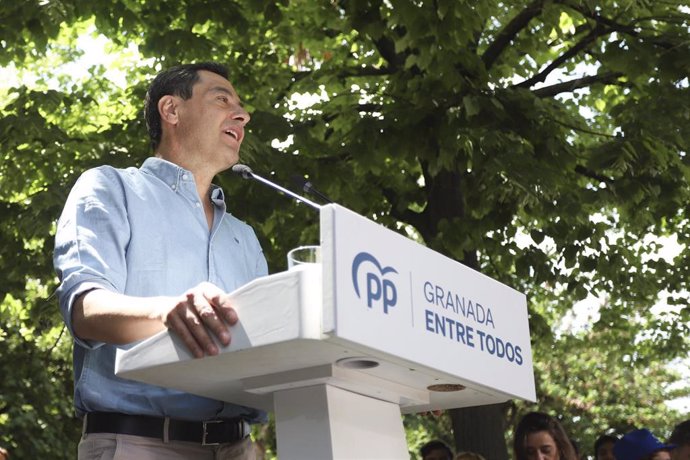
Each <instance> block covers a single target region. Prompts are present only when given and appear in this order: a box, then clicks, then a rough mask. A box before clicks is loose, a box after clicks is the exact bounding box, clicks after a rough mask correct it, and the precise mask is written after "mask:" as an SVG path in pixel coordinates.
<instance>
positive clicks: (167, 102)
mask: <svg viewBox="0 0 690 460" xmlns="http://www.w3.org/2000/svg"><path fill="white" fill-rule="evenodd" d="M158 113H159V114H160V116H161V124H164V123H169V124H172V125H176V124H177V121H178V118H179V117H178V98H177V97H175V96H172V95H170V94H166V95H165V96H163V97H161V98H160V100H159V101H158Z"/></svg>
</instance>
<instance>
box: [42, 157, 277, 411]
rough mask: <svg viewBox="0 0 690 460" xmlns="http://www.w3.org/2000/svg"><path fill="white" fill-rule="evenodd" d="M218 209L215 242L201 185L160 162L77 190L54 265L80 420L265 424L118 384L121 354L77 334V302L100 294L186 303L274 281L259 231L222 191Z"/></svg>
mask: <svg viewBox="0 0 690 460" xmlns="http://www.w3.org/2000/svg"><path fill="white" fill-rule="evenodd" d="M211 200H212V202H213V205H214V208H215V213H214V218H213V227H212V229H211V231H210V232H209V229H208V224H207V221H206V216H205V214H204V210H203V206H202V204H201V203H200V202H199V195H198V193H197V189H196V185H195V182H194V177H193V176H192V174H191V173H190V172H189V171H187V170H185V169H183V168H181V167H179V166H177V165H175V164H173V163H170V162H168V161H165V160H162V159H160V158H149V159H147V160H146V161H145V162H144V164H143V165H142V166H141V168H140V169H137V168H127V169H115V168H113V167H110V166H102V167H99V168H95V169H92V170H89V171H86V172H85V173H84V174H83V175H82V176H81V177H80V178H79V180H78V181H77V183H76V184H75V185H74V188H73V189H72V191H71V193H70V195H69V198H68V199H67V202H66V204H65V208H64V210H63V212H62V215H61V217H60V220H59V221H58V227H57V234H56V236H55V253H54V259H53V263H54V266H55V270H56V272H57V274H58V276H59V278H60V281H61V284H60V287H59V289H58V297H59V299H60V310H61V311H62V315H63V317H64V321H65V324H66V325H67V328H68V329H69V331H70V332H71V333H72V337H74V342H75V345H74V381H75V390H74V403H75V407H76V409H77V413H79V414H80V415H81V414H83V413H84V412H92V411H107V412H123V413H129V414H139V415H155V416H169V417H173V418H180V419H187V420H206V419H211V418H214V417H237V416H242V417H244V418H245V419H247V420H249V421H259V420H263V418H264V417H265V414H264V413H263V412H261V411H257V410H254V409H250V408H246V407H241V406H236V405H233V404H228V403H223V402H222V401H215V400H212V399H208V398H204V397H200V396H194V395H191V394H188V393H183V392H179V391H174V390H169V389H166V388H161V387H157V386H153V385H147V384H143V383H138V382H135V381H132V380H126V379H122V378H119V377H116V376H115V375H114V365H115V351H116V349H117V346H114V345H109V344H105V343H96V342H91V341H85V340H82V339H79V338H78V337H76V336H75V335H74V329H73V327H72V305H73V304H74V301H75V299H77V298H78V297H79V296H80V295H81V294H83V293H85V292H86V291H89V290H91V289H94V288H102V289H108V290H110V291H113V292H118V293H122V294H126V295H131V296H144V297H149V296H177V295H180V294H183V293H184V292H185V291H186V290H188V289H190V288H192V287H194V286H196V285H197V284H199V283H200V282H202V281H208V282H211V283H213V284H215V285H217V286H219V287H220V288H221V289H223V290H224V291H226V292H230V291H232V290H234V289H235V288H237V287H239V286H242V285H243V284H245V283H247V282H248V281H251V280H252V279H254V278H256V277H259V276H264V275H266V274H267V272H268V269H267V266H266V259H265V258H264V255H263V252H262V250H261V247H260V245H259V242H258V240H257V238H256V235H255V234H254V231H253V230H252V228H251V227H249V226H248V225H247V224H245V223H243V222H242V221H240V220H238V219H236V218H235V217H233V216H232V215H230V214H228V213H226V210H225V199H224V196H223V191H222V190H221V189H220V188H219V187H216V186H214V187H213V188H212V192H211ZM133 345H134V344H129V345H126V346H122V347H121V348H130V347H131V346H133Z"/></svg>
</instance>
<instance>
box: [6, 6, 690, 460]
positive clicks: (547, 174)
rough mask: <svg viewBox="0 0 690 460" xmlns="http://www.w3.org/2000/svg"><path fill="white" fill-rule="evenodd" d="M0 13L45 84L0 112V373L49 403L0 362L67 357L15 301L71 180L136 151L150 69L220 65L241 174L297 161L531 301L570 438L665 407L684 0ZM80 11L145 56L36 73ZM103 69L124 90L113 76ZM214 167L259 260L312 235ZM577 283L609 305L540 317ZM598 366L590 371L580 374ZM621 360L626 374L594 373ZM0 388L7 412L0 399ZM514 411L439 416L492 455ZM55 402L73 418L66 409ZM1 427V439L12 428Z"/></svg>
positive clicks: (24, 64)
mask: <svg viewBox="0 0 690 460" xmlns="http://www.w3.org/2000/svg"><path fill="white" fill-rule="evenodd" d="M0 11H1V13H0V24H2V26H0V27H1V29H0V30H1V32H2V33H1V34H0V37H2V40H0V46H2V49H3V54H2V55H0V64H2V65H9V64H10V63H12V64H13V65H14V67H15V68H16V69H17V72H21V73H24V74H25V75H30V74H37V75H39V76H40V78H39V80H38V81H37V82H36V83H35V84H33V85H27V86H20V85H18V86H16V87H14V88H10V89H9V90H7V92H6V94H5V96H6V97H5V98H4V100H5V103H4V107H3V108H2V109H1V112H2V119H1V120H0V152H1V154H2V157H1V158H2V159H1V160H0V173H1V174H2V179H1V182H0V201H1V202H2V205H1V206H0V210H2V219H1V221H0V222H1V223H0V238H2V242H3V244H2V245H1V247H0V264H1V265H0V266H1V267H2V269H3V272H4V273H5V278H6V280H5V283H3V285H2V288H1V290H0V297H4V298H5V300H4V301H3V304H2V305H3V308H8V307H5V306H6V305H14V307H13V308H15V310H17V309H18V310H21V311H26V312H29V313H28V316H26V318H25V319H22V321H24V322H25V323H26V326H22V327H29V328H32V331H35V332H33V333H32V334H31V335H30V336H28V338H27V336H21V335H17V334H16V333H14V332H13V333H12V334H9V333H8V332H9V331H14V330H16V328H15V329H13V326H12V324H11V323H9V322H8V321H9V318H6V317H3V323H2V324H3V326H2V327H3V331H5V332H4V334H5V335H4V336H3V337H5V342H3V343H6V344H8V345H9V344H11V346H12V347H13V348H12V350H17V349H22V347H20V346H19V344H20V343H24V342H22V341H25V342H26V343H24V344H23V345H22V346H23V347H25V348H24V349H23V350H24V351H22V352H21V353H18V355H17V359H14V358H12V359H9V360H8V361H7V362H6V363H3V370H4V371H5V373H7V372H8V371H9V369H12V370H13V371H15V372H18V373H21V375H22V376H23V379H24V380H23V381H25V382H27V381H31V382H32V384H33V385H35V386H37V389H40V390H41V391H40V392H41V393H42V394H54V395H56V399H57V393H56V389H59V388H64V386H65V381H64V380H62V379H57V381H55V382H50V381H47V380H46V379H38V381H33V380H32V379H31V377H32V376H33V375H34V372H36V371H35V369H33V368H26V369H25V370H22V369H24V368H21V367H16V368H12V367H9V366H13V365H15V364H16V363H17V362H18V361H19V360H20V359H23V358H24V357H25V356H28V355H31V354H33V355H34V356H35V355H37V354H38V355H40V353H38V352H44V353H45V352H46V351H50V353H49V356H50V362H51V364H52V365H54V366H57V367H59V368H60V369H64V365H65V363H64V361H65V355H66V353H67V350H68V347H69V343H68V342H69V341H68V340H67V339H66V337H65V336H64V334H63V335H62V336H60V337H61V338H60V339H59V340H58V339H55V340H57V342H58V344H57V346H53V345H52V344H53V343H54V342H51V341H50V340H47V341H46V340H43V341H41V340H42V338H43V337H57V336H58V335H59V333H58V331H59V330H60V328H61V326H60V319H59V316H58V315H57V313H56V307H55V302H53V301H47V300H46V299H45V296H44V297H41V296H40V295H36V294H34V293H35V292H44V293H46V296H47V293H48V292H51V290H52V289H53V288H54V287H55V279H54V276H53V275H52V273H51V264H50V250H51V234H52V231H53V228H52V226H53V223H54V220H55V218H56V217H57V215H58V214H59V211H60V208H61V205H62V202H63V201H64V198H65V196H66V193H67V192H68V190H69V187H70V185H71V184H72V183H73V182H74V180H75V179H76V177H77V175H78V174H79V173H80V172H81V171H82V170H84V169H85V168H87V167H90V166H93V165H95V164H100V163H102V162H103V161H104V159H106V158H107V161H108V162H109V163H111V164H114V165H129V164H131V163H132V162H138V161H141V160H142V159H143V158H144V157H145V156H147V154H148V152H147V146H146V140H145V130H144V129H143V125H142V121H141V117H139V116H138V113H139V110H140V107H141V101H142V98H143V92H144V90H145V86H146V78H147V77H146V76H147V75H150V74H152V73H153V72H154V71H155V70H154V69H155V68H157V66H168V65H171V64H174V63H177V62H186V61H192V60H196V61H199V60H207V59H219V60H221V61H228V63H229V64H230V65H231V67H232V80H233V83H234V84H235V86H236V87H237V88H238V90H240V91H241V95H242V96H243V99H244V100H245V103H246V105H247V107H248V108H249V109H250V111H251V113H252V122H251V123H250V125H249V126H250V134H249V135H248V137H247V141H245V146H244V147H243V149H244V155H245V158H244V161H245V162H247V163H249V164H251V165H252V167H253V168H254V170H256V171H257V172H264V173H265V174H270V175H272V177H273V179H275V180H276V181H277V182H280V183H284V184H288V183H289V181H290V178H291V177H292V176H293V175H294V174H299V175H307V176H308V177H309V179H310V180H311V181H312V182H313V183H314V184H318V185H317V187H318V188H319V189H322V191H324V192H325V193H326V194H327V195H328V196H330V197H331V198H332V199H333V200H335V201H337V202H340V203H343V204H344V205H346V206H348V207H350V208H352V209H354V210H355V211H357V212H359V213H361V214H363V215H366V216H369V217H371V218H373V219H375V220H376V221H378V222H380V223H381V224H383V225H386V226H388V227H390V228H393V229H396V230H398V231H400V232H402V233H404V234H407V235H409V236H411V237H413V238H416V239H418V240H419V241H420V242H423V243H424V244H427V245H428V246H429V247H431V248H433V249H435V250H437V251H439V252H441V253H443V254H446V255H448V256H449V257H452V258H454V259H456V260H458V261H460V262H462V263H464V264H466V265H468V266H470V267H472V268H474V269H477V270H479V271H481V272H483V273H485V274H487V275H489V276H491V277H493V278H496V279H498V280H500V281H502V282H504V283H506V284H508V285H511V286H513V287H514V288H516V289H518V290H520V291H523V292H526V293H528V296H529V298H530V302H529V303H530V326H531V331H532V338H533V348H534V355H535V357H536V358H538V361H535V362H536V366H535V372H536V376H537V381H538V387H539V393H538V394H539V402H540V407H542V408H544V409H545V410H549V411H551V412H554V413H558V414H561V416H562V417H564V421H565V422H567V423H566V425H567V426H568V427H569V428H570V429H571V430H572V431H573V432H574V433H576V434H578V435H579V437H581V438H582V439H591V438H592V437H593V436H594V433H595V432H596V431H598V430H599V431H600V430H603V429H605V428H608V427H609V426H610V427H611V428H615V429H619V430H623V429H625V428H628V427H629V426H631V425H632V424H634V423H635V421H636V420H645V421H651V418H650V417H649V413H648V408H649V407H652V406H653V407H657V410H658V411H661V412H663V413H665V414H666V413H667V412H666V409H665V408H664V407H662V406H658V403H659V401H662V400H663V399H664V398H666V397H667V396H669V394H670V393H669V391H670V390H668V389H667V388H666V387H665V386H664V382H666V381H667V380H668V376H667V375H666V374H665V371H663V365H664V364H665V363H666V362H668V360H670V359H672V358H674V357H678V356H680V357H683V356H687V354H688V349H689V345H690V344H689V342H688V339H687V337H688V336H689V335H690V334H688V332H689V331H688V329H689V326H688V323H689V319H690V309H689V307H688V302H687V294H686V292H687V289H688V279H690V277H688V271H689V270H690V268H688V267H690V264H688V255H687V253H686V252H680V253H679V254H678V255H677V256H675V257H674V258H673V259H665V258H660V257H658V256H657V252H658V250H659V243H658V238H664V237H673V238H675V241H677V242H678V244H679V245H680V246H681V247H682V248H684V247H685V246H686V245H687V244H688V240H689V236H690V234H689V228H690V227H689V224H688V207H687V203H688V194H689V193H690V192H689V190H690V189H689V188H688V177H689V170H688V161H689V160H688V157H687V151H688V145H687V144H688V139H689V138H690V136H688V134H690V133H688V129H690V128H689V127H688V126H689V124H688V118H689V117H690V111H689V109H688V107H690V104H688V102H690V101H689V92H688V80H687V78H686V75H687V69H688V65H689V63H690V50H689V49H688V46H689V44H690V41H688V21H689V19H690V17H689V16H688V10H687V8H686V7H684V6H683V5H682V4H681V3H680V2H673V1H656V2H650V1H645V0H639V1H634V0H628V1H616V2H614V1H608V0H607V1H599V2H590V1H586V0H583V1H575V0H550V1H547V0H534V1H514V2H489V1H482V0H479V1H472V2H466V1H462V0H460V1H459V0H420V1H411V0H406V1H403V0H387V1H383V0H352V1H345V0H343V1H331V2H308V1H294V2H283V1H270V0H264V1H250V0H236V1H234V2H228V1H222V2H221V1H218V0H186V1H179V0H178V1H175V2H173V1H169V0H156V1H143V0H116V1H114V2H104V1H97V0H96V1H84V0H74V1H71V2H67V1H51V2H36V3H32V2H19V3H17V2H9V1H8V0H4V1H3V2H2V9H0ZM91 27H92V28H93V29H95V30H96V31H97V32H98V33H100V34H103V35H104V36H106V37H107V38H108V39H110V40H111V41H112V45H111V46H112V47H113V48H114V49H120V50H124V49H125V48H126V47H127V46H129V45H136V46H137V47H138V50H139V53H141V55H142V56H143V57H144V58H146V59H142V60H140V61H137V62H135V63H133V62H132V61H128V60H126V59H124V60H123V61H122V62H115V63H113V64H111V65H110V66H109V67H108V68H105V67H103V66H95V67H92V68H90V69H88V70H89V74H88V78H78V79H76V80H75V79H74V78H72V77H70V75H64V74H63V75H51V69H54V68H59V64H61V63H69V62H72V61H74V60H75V59H76V58H77V57H78V54H79V52H78V50H76V49H75V44H76V43H77V38H78V37H79V36H80V35H83V34H84V33H85V32H88V31H90V30H91V29H90V28H91ZM128 65H129V66H131V67H129V68H128V67H127V66H128ZM116 67H121V68H122V69H123V71H124V72H125V73H126V75H127V79H128V81H129V82H130V84H131V85H130V86H129V87H128V88H126V89H121V88H119V87H118V86H116V85H113V84H112V83H111V81H110V76H109V74H108V71H109V70H112V68H116ZM294 94H303V95H311V97H312V98H313V100H315V101H316V102H315V103H313V104H311V105H309V106H308V107H305V106H303V105H300V103H301V102H300V100H298V99H295V98H293V97H292V96H293V95H294ZM274 140H278V141H280V142H278V143H276V142H274ZM219 182H220V183H221V184H222V185H223V186H224V187H226V188H227V189H228V190H229V192H230V193H229V195H230V196H231V197H232V196H235V195H240V194H241V195H240V196H243V197H245V199H243V200H241V202H235V201H239V200H233V202H232V203H231V204H230V207H231V208H232V209H233V210H234V213H235V214H236V215H238V216H240V217H242V218H245V219H246V220H248V221H250V222H251V223H252V224H253V225H255V227H256V228H257V230H258V233H259V234H260V235H261V238H262V239H263V243H264V246H265V248H266V252H267V255H268V257H269V263H270V266H271V268H272V270H274V271H275V270H279V269H282V268H284V262H283V259H284V254H285V252H286V250H287V248H290V247H294V246H296V245H297V244H298V243H304V242H313V241H315V240H316V235H317V227H316V226H317V222H316V218H315V216H314V215H313V214H311V213H310V212H309V210H307V209H305V208H304V206H299V205H294V204H292V203H290V202H289V201H287V200H286V201H285V202H284V203H280V204H279V205H278V206H276V203H277V200H279V199H280V198H276V197H275V195H274V194H273V193H271V192H268V191H266V190H265V189H262V188H261V187H260V186H258V185H255V184H248V183H246V182H240V181H237V180H234V179H231V178H230V177H228V176H222V177H220V178H219ZM305 223H306V224H305ZM650 235H651V237H656V239H654V238H650ZM27 280H28V281H27ZM589 294H592V295H595V296H599V295H605V298H606V299H607V302H606V303H605V304H604V305H602V307H601V308H600V309H599V313H598V315H597V316H596V317H595V318H593V320H592V322H591V324H590V325H589V326H588V327H587V328H585V329H584V330H583V331H576V332H575V333H570V332H568V331H567V330H566V331H564V330H562V329H559V328H560V326H561V322H562V319H563V318H564V317H565V316H566V315H568V314H569V312H571V310H572V307H573V305H574V304H575V303H576V302H577V301H579V300H582V299H585V298H586V297H587V296H588V295H589ZM660 300H663V301H665V302H667V303H668V304H669V305H670V307H671V308H670V309H669V312H668V313H666V314H665V315H663V316H659V315H658V314H657V313H656V312H655V311H654V310H652V309H651V307H652V306H653V305H654V304H656V303H657V302H658V301H660ZM15 310H13V311H15ZM20 337H22V338H21V340H20ZM51 347H52V348H51ZM602 348H603V349H604V350H606V351H607V352H608V353H607V354H605V355H602V354H601V352H602ZM44 355H45V354H44ZM3 356H6V355H5V354H4V353H3ZM8 356H9V355H8ZM610 356H611V357H614V356H615V357H618V360H612V359H609V357H610ZM575 358H578V359H575ZM27 362H29V361H27ZM561 362H565V363H567V366H565V365H561V364H560V363H561ZM604 363H605V364H606V374H605V375H604V374H601V373H599V371H596V372H592V369H595V370H596V369H599V368H598V367H597V364H599V365H603V364H604ZM5 366H7V367H5ZM645 366H647V367H649V368H650V369H652V370H653V372H643V370H644V369H646V368H647V367H645ZM626 371H627V373H626ZM573 375H581V376H584V377H585V378H584V379H583V380H579V379H573ZM631 375H634V376H635V378H636V379H638V380H639V381H641V385H638V386H635V387H634V388H630V387H624V388H621V387H619V386H618V385H606V386H602V383H603V382H607V381H610V380H609V379H610V376H615V382H616V383H617V384H619V385H623V382H625V381H626V379H629V378H630V376H631ZM587 376H589V378H586V377H587ZM62 377H63V378H64V375H62ZM589 384H591V385H592V386H597V385H599V387H598V388H599V390H597V391H594V390H592V391H591V392H589V393H587V391H590V390H588V389H587V388H589V387H588V385H589ZM0 385H3V387H2V391H0V394H2V395H12V394H17V393H16V392H17V390H16V389H14V387H12V388H7V387H6V386H5V383H2V384H0ZM6 388H7V390H8V391H12V393H10V392H8V391H6ZM574 390H576V391H574ZM581 392H585V393H586V394H584V395H581V396H582V397H575V395H576V394H578V393H581ZM25 398H27V403H28V404H30V405H31V406H32V407H34V408H37V407H43V403H42V402H41V401H40V400H38V399H36V397H35V396H32V395H27V396H25ZM621 398H627V401H628V402H627V403H626V402H621ZM647 398H651V399H647ZM50 399H51V401H54V400H53V398H50ZM638 400H649V401H650V404H649V405H647V406H646V407H645V408H638V407H636V405H635V402H636V401H638ZM2 402H3V406H0V409H2V408H3V407H4V408H5V409H4V410H5V411H7V410H8V409H7V408H9V407H11V404H12V401H11V400H2ZM524 410H526V406H525V405H524V404H520V403H511V404H506V405H502V406H495V407H488V408H476V409H467V410H458V411H451V414H450V417H451V419H452V422H453V428H454V433H455V441H456V445H457V447H459V448H463V449H472V450H478V451H481V452H483V453H484V454H485V455H486V456H487V457H489V458H496V459H501V458H506V457H507V455H506V449H505V447H504V445H503V443H501V442H497V439H504V432H503V430H504V429H507V428H509V426H510V425H511V424H512V423H513V422H514V421H515V419H516V418H517V417H518V416H519V414H521V413H522V411H524ZM53 412H54V413H55V414H57V416H59V417H60V420H64V421H67V420H71V419H70V415H69V410H68V409H67V408H66V407H65V406H64V405H59V407H57V408H56V409H54V410H53ZM0 413H2V410H0ZM5 413H7V412H5ZM595 415H596V416H595ZM672 416H673V414H672V413H671V414H669V417H672ZM468 418H469V419H470V420H472V421H473V423H472V424H471V426H470V424H468V423H467V420H468ZM578 418H580V419H584V420H589V422H588V425H587V426H584V427H583V426H581V425H580V424H578V423H577V420H578ZM497 421H498V422H500V423H497ZM504 423H505V425H504ZM0 424H1V425H3V426H9V427H10V428H11V430H9V431H10V432H11V433H14V434H11V435H10V436H9V437H6V438H4V439H3V440H4V441H5V442H7V441H9V442H12V443H14V444H13V446H15V447H16V448H17V449H19V448H20V447H19V444H18V443H19V441H17V440H18V439H19V438H18V437H17V436H18V433H20V431H19V429H20V428H21V427H22V425H21V424H20V423H19V422H18V421H17V419H16V418H15V417H14V416H12V417H11V418H9V417H8V418H6V419H4V420H3V419H1V418H0ZM607 425H609V426H607ZM63 426H70V427H72V429H73V431H75V432H76V428H75V427H76V423H74V422H73V421H72V422H66V423H65V424H64V425H63ZM470 428H473V429H474V430H476V431H474V432H471V431H470ZM660 428H661V427H660ZM48 431H49V432H50V434H51V435H53V436H54V437H53V438H54V439H62V440H64V437H62V438H60V437H59V436H58V435H57V434H55V432H54V431H51V430H48ZM0 439H2V438H0ZM61 445H62V444H61ZM22 448H24V447H22ZM27 449H28V448H27ZM37 449H38V448H37ZM27 452H28V451H27ZM36 452H41V451H40V450H37V451H36ZM42 452H46V451H42Z"/></svg>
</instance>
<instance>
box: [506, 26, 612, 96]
mask: <svg viewBox="0 0 690 460" xmlns="http://www.w3.org/2000/svg"><path fill="white" fill-rule="evenodd" d="M609 32H610V30H608V29H607V28H606V27H604V26H602V25H601V24H597V25H596V26H595V27H594V29H592V30H591V31H590V32H589V33H588V34H587V35H586V36H585V37H583V38H582V40H580V41H579V42H578V43H576V44H575V45H574V46H573V47H571V48H569V49H568V50H567V51H566V52H564V53H563V54H561V55H560V56H558V57H557V58H556V59H554V60H553V61H552V62H551V63H550V64H549V65H548V66H546V67H545V68H544V70H542V71H541V72H539V73H538V74H536V75H534V76H533V77H532V78H529V79H527V80H525V81H523V82H521V83H519V84H517V85H515V86H517V87H518V88H531V87H532V86H534V85H535V84H537V83H539V82H543V81H544V80H546V77H547V76H548V75H549V74H550V73H551V72H553V71H554V70H555V69H557V68H558V67H559V66H560V65H561V64H563V63H564V62H566V61H567V60H568V59H570V58H572V57H574V56H576V55H577V54H578V53H579V52H580V51H582V50H585V49H587V48H588V47H589V46H590V45H591V44H592V43H594V41H596V39H597V38H599V37H601V36H602V35H606V34H607V33H609Z"/></svg>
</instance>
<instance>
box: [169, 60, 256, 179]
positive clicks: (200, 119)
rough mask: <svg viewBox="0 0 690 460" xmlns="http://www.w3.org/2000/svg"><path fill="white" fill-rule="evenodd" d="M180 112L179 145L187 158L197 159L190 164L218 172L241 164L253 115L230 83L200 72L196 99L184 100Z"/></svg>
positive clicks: (193, 97)
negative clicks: (243, 141) (250, 119)
mask: <svg viewBox="0 0 690 460" xmlns="http://www.w3.org/2000/svg"><path fill="white" fill-rule="evenodd" d="M179 110H180V112H179V114H180V119H179V120H180V123H179V126H178V128H177V134H178V141H179V142H180V143H181V144H182V145H183V147H184V150H185V152H186V154H187V155H193V157H194V158H190V161H194V162H197V163H199V164H201V165H203V166H204V167H206V168H209V169H214V170H216V172H220V171H224V170H226V169H228V168H229V167H231V166H232V165H234V164H235V163H237V162H238V161H239V158H240V145H241V144H242V140H243V139H244V126H245V125H246V124H247V123H248V122H249V114H248V113H247V112H246V111H245V110H244V108H242V105H241V103H240V99H239V97H238V95H237V93H236V92H235V88H233V86H232V85H231V84H230V82H229V81H228V80H226V79H225V78H223V77H221V76H220V75H218V74H215V73H213V72H209V71H206V70H200V71H199V81H197V83H196V84H195V85H194V87H193V90H192V97H191V98H190V99H187V100H182V99H180V104H179Z"/></svg>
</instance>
